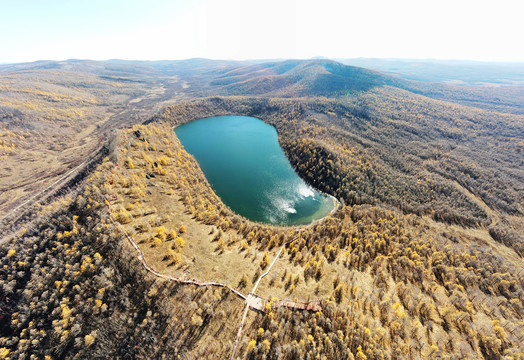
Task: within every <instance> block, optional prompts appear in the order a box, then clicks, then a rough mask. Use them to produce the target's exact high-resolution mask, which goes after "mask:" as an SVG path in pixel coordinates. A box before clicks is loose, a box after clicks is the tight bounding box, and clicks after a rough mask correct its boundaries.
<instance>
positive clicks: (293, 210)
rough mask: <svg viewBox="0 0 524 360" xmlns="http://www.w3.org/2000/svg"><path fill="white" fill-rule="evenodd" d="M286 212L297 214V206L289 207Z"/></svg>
mask: <svg viewBox="0 0 524 360" xmlns="http://www.w3.org/2000/svg"><path fill="white" fill-rule="evenodd" d="M284 211H285V212H288V213H290V214H296V213H297V210H296V209H295V208H292V207H287V208H285V209H284Z"/></svg>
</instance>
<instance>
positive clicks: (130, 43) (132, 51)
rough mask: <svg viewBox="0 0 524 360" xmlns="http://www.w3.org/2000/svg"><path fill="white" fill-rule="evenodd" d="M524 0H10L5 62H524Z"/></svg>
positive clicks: (4, 20) (0, 15)
mask: <svg viewBox="0 0 524 360" xmlns="http://www.w3.org/2000/svg"><path fill="white" fill-rule="evenodd" d="M522 3H524V2H523V1H521V0H497V1H494V0H490V1H485V0H476V1H474V0H439V1H434V0H395V1H392V0H367V1H364V0H359V1H353V0H346V1H342V0H315V1H310V0H296V1H295V0H262V1H258V0H256V1H255V0H185V1H182V0H148V1H139V0H126V1H124V0H103V1H102V0H0V44H1V48H0V49H1V50H0V62H22V61H34V60H39V59H54V60H63V59H69V58H81V59H96V60H104V59H112V58H120V59H143V60H159V59H186V58H191V57H206V58H213V59H239V60H242V59H262V58H309V57H313V56H325V57H330V58H354V57H379V58H380V57H383V58H418V59H421V58H422V59H423V58H436V59H464V60H487V61H524V47H523V46H522V38H523V35H524V26H523V24H524V22H523V21H522V19H521V16H522V14H523V13H524V5H521V4H522Z"/></svg>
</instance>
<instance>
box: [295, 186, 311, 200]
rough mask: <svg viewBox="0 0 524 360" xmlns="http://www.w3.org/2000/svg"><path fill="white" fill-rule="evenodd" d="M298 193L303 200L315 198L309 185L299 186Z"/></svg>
mask: <svg viewBox="0 0 524 360" xmlns="http://www.w3.org/2000/svg"><path fill="white" fill-rule="evenodd" d="M297 192H298V193H299V194H300V196H301V197H302V198H306V197H315V192H314V191H313V189H312V188H311V187H309V186H308V185H307V184H304V183H301V184H299V185H298V188H297Z"/></svg>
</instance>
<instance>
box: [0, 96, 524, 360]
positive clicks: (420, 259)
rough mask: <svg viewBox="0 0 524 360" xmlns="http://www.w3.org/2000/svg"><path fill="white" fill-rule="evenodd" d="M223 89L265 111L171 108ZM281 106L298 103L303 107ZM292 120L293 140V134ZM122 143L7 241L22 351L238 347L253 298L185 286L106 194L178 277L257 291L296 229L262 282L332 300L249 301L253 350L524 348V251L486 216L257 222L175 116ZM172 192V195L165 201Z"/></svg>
mask: <svg viewBox="0 0 524 360" xmlns="http://www.w3.org/2000/svg"><path fill="white" fill-rule="evenodd" d="M217 101H218V103H222V104H229V105H228V106H231V108H229V109H228V110H227V111H228V112H233V113H247V111H246V110H245V109H243V108H242V106H240V105H242V104H245V106H246V108H248V109H252V107H253V104H252V103H242V102H241V101H240V100H239V99H232V100H229V99H221V100H216V99H214V100H205V101H201V102H198V103H193V104H185V105H182V106H180V107H173V108H170V109H169V110H168V111H169V112H170V113H171V114H178V113H179V114H181V115H180V116H182V114H184V113H185V112H187V111H189V110H191V111H194V112H195V115H198V116H205V115H214V113H213V114H212V113H204V112H203V110H202V109H204V108H205V107H206V106H210V108H211V105H212V108H213V109H215V110H216V109H218V112H220V111H222V110H220V109H221V106H222V105H217ZM286 104H287V105H286ZM290 104H291V105H292V106H290ZM195 105H198V106H195ZM271 105H272V106H273V108H275V109H278V113H279V114H290V113H292V112H293V109H294V107H295V105H296V103H294V102H293V101H292V102H291V103H290V102H285V103H282V102H280V101H276V102H272V103H271ZM233 106H238V108H237V109H235V108H234V107H233ZM195 109H198V111H199V112H198V114H197V113H196V110H195ZM215 110H213V111H215ZM224 111H225V110H224ZM166 113H167V112H166ZM166 113H164V115H163V116H167V115H166ZM261 114H263V112H261ZM297 115H298V113H297ZM184 116H187V117H186V119H188V120H190V119H191V116H188V114H187V113H186V114H185V115H184ZM259 116H260V117H261V118H263V119H266V118H265V116H263V115H259ZM172 119H173V120H172V121H175V122H176V119H177V117H176V116H173V117H172ZM295 119H296V120H294V121H303V120H299V119H300V117H299V116H296V117H295ZM270 121H274V122H275V123H276V122H277V121H278V120H277V119H276V118H272V120H270ZM280 121H282V120H280ZM289 123H291V124H292V123H293V121H289ZM170 124H172V123H171V122H170ZM317 126H318V127H320V129H319V130H320V131H322V127H321V125H317ZM277 128H278V129H281V128H280V127H278V126H277ZM305 128H306V129H307V128H308V127H305ZM279 131H280V134H281V136H282V138H281V140H282V142H283V143H284V141H285V138H284V136H283V134H285V132H283V131H282V130H279ZM313 134H314V133H313ZM325 141H326V144H329V142H327V139H326V140H325ZM119 144H120V145H119V146H118V154H117V155H118V156H117V157H115V159H118V160H117V162H116V164H117V166H116V167H115V165H114V164H113V163H111V162H110V161H106V162H104V163H103V164H102V165H100V167H99V168H98V170H97V171H96V172H94V174H93V175H92V177H91V178H90V179H89V180H88V181H87V183H86V185H85V187H84V189H83V190H82V191H81V192H80V193H79V194H78V195H77V197H76V198H74V199H65V200H63V201H62V203H61V204H56V205H55V206H54V207H50V208H49V209H46V210H43V211H44V213H42V214H41V216H44V218H45V219H49V220H46V221H42V222H40V223H39V224H37V225H36V226H35V227H33V228H31V229H28V230H27V231H26V232H25V233H23V234H20V235H19V236H18V239H17V240H16V241H15V242H14V243H12V244H11V245H10V246H9V247H8V248H5V249H4V250H2V251H4V255H3V256H2V259H3V260H2V261H3V268H2V281H3V282H4V284H5V286H4V287H3V289H4V295H3V296H4V300H3V302H2V304H3V305H2V311H3V314H4V315H3V316H4V318H5V319H8V321H6V322H4V324H5V325H4V327H3V329H2V333H3V334H4V337H3V338H2V339H1V344H0V346H2V347H3V349H2V351H3V352H4V353H8V355H9V356H12V357H13V358H18V357H26V356H28V355H29V354H35V355H37V356H39V357H43V356H45V355H49V356H51V358H73V357H75V356H76V357H77V358H84V357H88V356H92V354H104V355H105V356H113V357H125V356H131V357H148V358H160V357H161V356H162V354H166V355H167V354H169V356H172V355H173V354H175V355H176V354H180V355H181V356H183V357H184V356H185V357H188V358H195V357H206V358H225V357H227V356H228V355H229V354H230V351H231V346H232V343H233V341H234V334H235V331H236V326H237V323H238V321H239V320H240V315H241V314H240V312H241V309H242V303H241V301H240V299H239V298H237V297H236V296H234V295H233V294H231V293H229V292H228V291H227V290H225V289H224V290H220V289H216V288H200V287H195V286H193V285H175V284H171V283H168V282H166V281H163V280H155V279H153V278H152V277H151V275H148V274H147V273H145V271H144V270H143V268H141V267H140V266H139V264H138V262H137V260H136V253H134V252H133V251H132V248H130V247H129V245H128V243H127V242H126V241H125V238H124V237H123V236H122V234H121V233H120V232H119V231H118V229H117V228H114V227H113V226H111V225H110V222H108V216H109V215H110V214H108V209H109V208H108V207H107V205H106V204H105V201H106V200H107V198H106V196H110V200H111V209H112V211H113V213H112V214H111V216H113V217H114V218H116V219H117V221H119V222H120V223H121V224H123V226H124V227H125V228H126V229H127V231H128V233H130V234H132V236H133V237H135V238H136V239H137V241H139V242H140V247H141V248H142V251H143V252H144V254H145V256H146V259H147V261H148V262H150V263H151V264H153V265H154V266H155V268H156V269H158V270H160V271H162V272H165V273H173V274H178V275H181V273H182V272H183V271H185V270H190V271H191V276H192V277H200V278H201V279H202V280H216V281H224V282H229V283H231V284H232V285H233V286H239V287H246V288H248V289H249V287H250V285H249V284H250V283H251V282H252V281H253V278H256V274H257V273H258V274H260V272H261V270H262V269H263V268H264V266H267V265H265V264H267V260H266V259H265V257H266V254H267V255H269V257H268V258H273V257H274V255H275V252H276V248H277V247H278V246H279V245H281V244H283V243H285V242H286V241H287V240H290V239H293V238H294V237H296V239H295V240H294V241H292V242H291V243H289V244H288V245H287V246H286V250H285V254H284V256H283V257H282V258H281V259H280V260H279V261H278V262H277V265H276V267H275V268H274V269H272V273H271V274H270V276H268V277H266V278H265V279H264V280H263V283H261V288H260V292H259V294H260V295H262V296H264V297H267V298H273V297H278V298H291V299H293V298H298V299H299V300H307V298H319V297H321V298H323V299H324V300H325V305H324V310H323V311H320V312H316V313H312V312H295V311H292V310H287V309H285V308H280V309H278V310H276V309H275V310H271V303H270V304H269V307H268V309H269V310H268V311H267V312H266V314H256V313H250V314H249V316H248V321H247V325H246V326H245V328H244V329H245V330H244V332H243V334H242V338H241V341H240V344H239V348H238V349H237V356H239V357H240V358H244V357H247V358H264V357H265V358H286V359H296V358H308V357H317V355H319V356H321V357H323V358H327V359H329V358H336V357H343V358H361V359H363V358H370V359H371V358H386V359H388V358H403V357H408V358H456V357H462V358H472V359H474V358H479V357H484V358H488V359H492V358H493V359H496V358H502V356H506V357H512V358H519V356H522V352H523V349H522V347H521V344H522V341H521V339H522V338H523V336H524V334H523V332H522V314H523V304H522V301H523V292H522V289H523V285H524V284H523V283H522V276H520V275H519V271H522V266H521V265H522V261H521V258H520V257H519V256H518V255H517V254H516V253H515V252H514V251H513V250H511V249H510V248H507V247H506V246H504V245H502V244H499V243H497V242H495V241H493V239H491V237H490V236H489V234H488V231H487V229H486V228H485V227H482V226H481V227H479V228H476V229H471V228H470V229H468V228H463V227H461V226H458V225H446V224H444V223H437V222H435V221H434V220H432V219H431V218H429V217H420V216H419V215H416V214H412V215H405V214H403V213H402V212H400V211H398V210H394V209H392V208H387V207H384V205H379V204H375V205H358V204H354V205H352V204H349V203H348V205H345V206H344V208H342V209H341V210H339V211H337V212H336V213H335V214H334V215H333V216H332V217H328V218H325V219H323V220H322V221H319V222H317V223H315V224H313V225H310V226H301V227H296V228H295V227H283V228H276V227H272V226H268V225H262V224H254V223H252V222H250V221H248V220H246V219H243V218H241V217H240V216H238V215H236V214H233V213H232V212H231V211H230V210H229V209H228V208H227V207H225V206H224V205H223V204H222V203H221V201H220V200H219V199H218V198H217V197H216V195H214V193H213V192H212V191H211V189H210V187H209V185H208V184H207V182H206V180H205V177H204V176H203V174H202V172H201V170H200V169H199V167H198V164H197V163H196V161H195V160H194V159H193V158H192V157H191V156H189V155H188V154H187V153H186V152H185V151H184V150H183V148H182V147H181V145H180V143H179V142H178V140H177V139H176V136H175V135H174V132H173V131H172V127H171V125H162V124H159V125H156V124H150V125H147V126H141V127H135V128H134V129H130V130H129V131H127V132H125V133H123V134H122V135H121V136H120V140H119ZM290 149H292V148H288V150H287V151H288V152H289V151H290ZM335 191H336V189H335ZM167 202H173V203H175V205H174V207H171V208H164V207H163V206H168V205H164V204H165V203H167ZM451 205H453V204H451ZM177 209H178V210H177ZM208 230H209V232H208ZM211 230H213V232H212V233H211ZM210 233H211V234H210ZM206 234H207V236H206ZM129 259H135V260H132V261H129ZM214 259H218V260H215V261H214V262H213V260H214ZM501 259H505V260H504V261H501ZM229 262H232V263H233V262H238V264H243V265H236V266H238V269H241V271H234V272H233V273H232V272H231V271H230V268H231V267H230V266H229V269H228V266H227V265H228V263H229ZM29 264H33V265H32V266H31V267H29ZM224 266H225V267H224ZM236 266H235V267H236ZM38 269H41V270H38ZM237 281H238V283H235V282H237ZM40 284H41V285H40ZM246 291H247V290H246ZM37 299H38V300H37ZM273 301H275V300H273ZM102 324H104V325H102ZM107 324H109V325H107ZM211 338H213V340H215V341H210V340H209V339H211ZM124 339H125V340H124ZM216 340H218V341H216ZM73 354H77V355H73Z"/></svg>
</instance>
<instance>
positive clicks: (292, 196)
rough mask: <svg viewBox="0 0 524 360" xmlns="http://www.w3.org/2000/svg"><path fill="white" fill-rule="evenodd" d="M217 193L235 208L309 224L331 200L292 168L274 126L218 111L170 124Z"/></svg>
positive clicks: (255, 216) (261, 218)
mask: <svg viewBox="0 0 524 360" xmlns="http://www.w3.org/2000/svg"><path fill="white" fill-rule="evenodd" d="M175 132H176V135H177V136H178V138H179V139H180V142H181V143H182V145H184V148H185V149H186V151H187V152H189V153H190V154H192V155H193V156H194V157H195V158H196V160H197V161H198V163H199V164H200V167H201V168H202V170H203V172H204V174H205V176H206V178H207V180H208V182H209V183H210V184H211V186H212V187H213V189H214V190H215V192H216V194H217V195H218V196H219V197H220V198H221V199H222V201H223V202H224V203H225V204H226V205H227V206H229V207H230V208H231V209H232V210H233V211H234V212H236V213H237V214H240V215H242V216H244V217H246V218H248V219H250V220H253V221H257V222H264V223H270V224H275V225H296V224H308V223H310V222H312V221H313V220H316V219H320V218H322V217H324V216H326V215H327V214H328V213H329V212H331V210H333V208H334V206H335V202H334V200H333V199H332V198H331V197H328V196H326V195H324V194H322V193H320V192H318V191H317V190H315V189H314V188H312V187H311V186H309V185H308V184H306V183H305V182H304V181H303V180H302V179H301V178H300V177H299V176H298V175H297V173H296V172H295V171H294V169H293V168H292V167H291V164H290V163H289V161H288V159H287V157H286V155H285V154H284V151H283V150H282V148H281V147H280V144H279V143H278V135H277V132H276V130H275V128H274V127H272V126H271V125H268V124H266V123H264V122H263V121H262V120H259V119H256V118H253V117H246V116H218V117H212V118H205V119H200V120H196V121H192V122H189V123H186V124H183V125H180V126H178V127H177V128H175Z"/></svg>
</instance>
